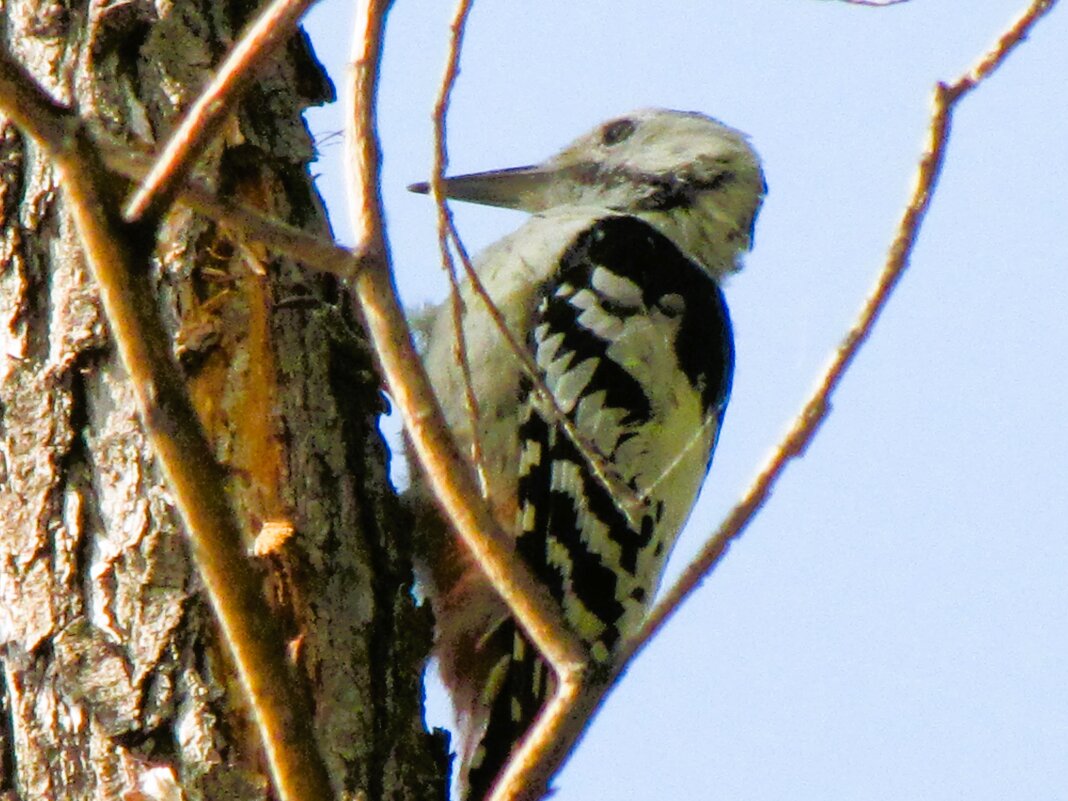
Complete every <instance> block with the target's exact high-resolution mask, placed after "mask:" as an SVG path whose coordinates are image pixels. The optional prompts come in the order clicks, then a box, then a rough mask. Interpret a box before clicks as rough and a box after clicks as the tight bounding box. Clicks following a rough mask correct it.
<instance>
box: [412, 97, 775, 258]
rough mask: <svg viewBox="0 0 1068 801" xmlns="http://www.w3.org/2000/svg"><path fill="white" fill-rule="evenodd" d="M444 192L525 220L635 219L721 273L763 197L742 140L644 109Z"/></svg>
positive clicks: (422, 187)
mask: <svg viewBox="0 0 1068 801" xmlns="http://www.w3.org/2000/svg"><path fill="white" fill-rule="evenodd" d="M410 188H411V189H412V190H413V191H416V192H427V191H428V189H429V187H428V185H427V184H414V185H413V186H411V187H410ZM444 189H445V194H446V196H447V197H450V198H454V199H456V200H466V201H469V202H472V203H481V204H484V205H491V206H503V207H505V208H511V209H520V210H523V211H528V212H532V213H538V212H546V211H549V210H552V209H557V208H562V207H577V208H578V207H591V208H594V209H603V210H606V211H608V212H614V213H620V214H629V215H633V216H637V217H641V218H642V219H643V220H645V221H647V222H649V223H650V224H652V225H653V226H655V227H656V228H658V229H660V230H661V232H663V233H664V234H665V235H667V236H668V237H670V238H671V239H673V240H674V241H675V242H676V243H677V244H678V245H679V246H680V247H681V248H682V249H683V250H684V251H686V252H687V253H688V254H689V255H690V256H691V257H693V258H695V259H696V260H698V261H699V262H701V263H703V264H705V265H706V267H708V268H709V269H711V270H712V271H713V272H715V273H722V272H729V271H732V270H734V269H736V267H737V263H736V257H737V255H738V254H739V253H740V252H742V251H745V250H748V249H749V248H750V247H751V244H752V233H753V224H754V221H755V219H756V214H757V211H758V210H759V209H760V204H761V202H762V200H763V197H764V192H765V189H766V187H765V183H764V174H763V171H762V170H761V167H760V160H759V158H758V157H757V155H756V152H755V151H754V150H753V148H752V147H751V146H750V145H749V142H748V140H747V138H746V137H745V135H744V134H742V133H741V132H739V131H736V130H735V129H733V128H729V127H728V126H726V125H724V124H723V123H721V122H718V121H716V120H714V119H712V118H710V117H706V116H705V115H703V114H699V113H696V112H684V111H670V110H666V109H646V110H642V111H636V112H633V113H631V114H628V115H626V116H623V117H619V118H617V119H613V120H610V121H608V122H605V123H603V124H601V125H599V126H597V128H595V129H594V130H592V131H590V132H589V133H587V134H585V135H584V136H581V137H579V138H578V139H576V140H575V141H574V142H572V143H571V144H570V145H568V146H567V147H565V148H564V149H563V150H562V151H560V152H559V153H557V154H556V155H555V156H553V157H552V158H550V159H549V160H547V161H544V162H542V163H541V164H536V165H533V166H528V167H513V168H510V169H505V170H494V171H491V172H482V173H473V174H470V175H459V176H454V177H450V178H446V179H445V181H444Z"/></svg>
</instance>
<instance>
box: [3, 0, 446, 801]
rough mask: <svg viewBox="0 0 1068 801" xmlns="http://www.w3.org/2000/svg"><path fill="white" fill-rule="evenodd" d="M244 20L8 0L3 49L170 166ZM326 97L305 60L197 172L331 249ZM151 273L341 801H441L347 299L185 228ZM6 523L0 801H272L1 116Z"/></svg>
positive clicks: (188, 2) (119, 390)
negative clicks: (322, 192) (313, 139)
mask: <svg viewBox="0 0 1068 801" xmlns="http://www.w3.org/2000/svg"><path fill="white" fill-rule="evenodd" d="M251 10H252V9H251V8H250V6H249V4H247V3H245V2H240V1H235V2H230V3H219V2H217V0H200V2H197V0H174V1H173V2H169V1H168V0H157V2H152V0H128V1H126V2H121V3H112V2H105V1H104V0H92V2H89V3H85V2H82V1H81V0H75V2H72V3H71V4H69V5H68V4H65V3H61V2H53V1H52V0H2V2H0V36H2V37H3V40H4V42H5V43H6V45H7V47H8V48H9V49H10V50H11V52H13V53H14V54H15V56H16V57H17V58H19V59H20V60H21V61H22V62H23V63H24V64H25V65H26V66H27V67H28V68H29V69H30V70H31V71H32V72H33V73H34V75H35V76H36V77H37V79H38V81H39V82H40V83H41V84H42V85H43V86H45V87H46V88H47V90H48V91H49V92H51V93H52V94H53V95H54V96H55V97H56V98H57V99H58V100H59V101H61V102H63V103H65V104H68V105H70V106H72V107H74V108H76V109H77V110H78V111H79V112H80V113H81V114H82V115H83V116H84V117H85V118H86V119H89V120H93V121H94V122H95V124H98V125H100V126H102V127H104V128H106V129H107V130H109V131H110V132H111V133H113V134H118V135H121V136H124V137H126V138H127V139H128V140H129V141H131V142H139V143H142V144H143V145H144V144H148V145H156V144H158V143H159V142H160V141H161V140H162V138H163V137H164V136H165V135H166V133H167V132H168V130H169V129H170V127H171V125H173V122H174V119H175V116H176V114H178V113H179V112H180V111H181V109H183V108H184V107H186V106H187V105H188V104H189V102H190V100H191V99H192V98H193V97H194V96H195V93H196V91H197V90H198V89H199V87H200V86H201V85H202V84H203V83H204V81H205V80H206V78H207V76H208V74H209V71H210V70H211V68H212V66H213V65H215V64H216V63H217V62H218V61H219V59H220V57H221V56H222V54H223V53H224V52H225V50H226V48H227V47H228V46H229V44H231V43H232V41H233V39H234V38H235V37H236V35H237V33H238V32H239V31H240V29H241V27H242V25H243V24H244V22H245V21H246V19H247V15H248V14H249V13H250V12H251ZM330 92H331V89H330V86H329V84H328V83H327V82H326V81H325V79H324V77H323V76H322V74H321V70H320V68H319V66H318V64H317V63H315V61H314V58H313V57H312V56H311V54H310V50H309V48H308V46H307V43H306V42H305V41H304V40H303V38H302V37H294V39H293V41H292V42H291V43H290V45H289V47H288V49H287V51H286V52H285V54H284V57H283V58H281V59H279V60H278V61H277V63H276V64H275V65H273V66H272V67H271V68H269V69H268V70H266V71H265V73H264V74H263V76H262V77H261V79H260V80H259V81H258V82H257V84H256V85H255V87H254V88H253V89H252V91H251V92H250V95H249V96H248V97H247V99H246V102H245V103H244V105H243V107H242V111H241V113H240V114H238V115H237V116H236V118H235V119H234V120H233V122H232V124H231V125H230V126H229V127H228V130H227V133H226V135H225V141H224V142H221V143H219V145H218V146H217V147H215V148H213V149H212V151H211V152H210V154H209V155H208V157H207V158H205V159H204V160H203V163H202V165H201V167H200V174H201V175H202V177H205V178H207V179H208V180H210V181H212V182H213V183H214V185H216V186H217V187H218V189H219V191H220V193H223V194H229V195H235V196H238V197H241V198H242V199H244V200H246V201H247V202H251V203H254V204H256V205H258V206H260V207H261V208H264V209H267V210H269V211H271V212H272V213H273V214H275V215H277V216H279V217H281V218H282V219H286V220H289V221H290V222H294V223H296V224H299V225H303V226H305V227H307V228H309V229H311V230H315V231H319V232H323V233H325V232H326V224H325V222H324V215H323V212H322V209H321V207H320V204H319V200H318V196H317V195H316V194H315V191H314V188H313V187H312V184H311V181H310V179H309V177H308V175H307V170H306V162H307V160H308V159H309V158H310V157H311V153H312V151H311V143H310V141H309V138H308V134H307V131H306V129H305V127H304V124H303V121H302V119H301V118H300V116H299V115H300V111H301V109H302V108H303V107H304V106H306V105H308V104H310V103H315V102H322V101H323V100H324V99H326V98H327V96H328V95H329V94H330ZM152 270H153V276H154V280H155V282H156V285H157V287H158V292H159V302H160V304H161V308H162V309H163V311H164V315H165V317H166V318H167V319H168V320H169V321H170V323H171V325H172V326H173V331H174V337H175V352H176V354H178V355H179V357H180V360H181V363H182V365H183V368H184V370H185V372H186V375H187V377H188V379H189V386H190V390H191V392H192V394H193V397H194V400H195V403H196V404H197V408H198V410H199V412H200V414H201V418H202V420H203V423H204V426H205V428H206V429H207V430H208V431H209V433H210V435H211V437H212V438H213V441H214V442H215V444H216V454H217V456H218V458H219V459H220V460H221V461H222V462H223V463H224V464H225V465H226V466H227V467H228V469H229V472H230V475H231V484H230V487H229V488H228V489H229V490H230V495H231V497H232V499H233V502H234V504H235V506H236V507H237V509H238V512H239V516H240V517H241V519H243V520H245V521H247V532H246V534H247V537H248V542H249V547H250V549H251V548H252V543H253V541H255V543H256V551H257V553H258V554H259V556H258V557H257V560H258V564H259V566H260V567H261V569H262V572H263V576H264V587H265V592H267V593H268V594H269V597H270V598H271V601H272V605H273V607H274V608H275V610H276V614H277V615H278V616H279V618H280V619H281V620H282V621H284V625H285V628H286V630H287V632H288V633H289V635H290V637H291V646H292V647H291V651H292V655H293V658H294V659H295V660H297V663H298V664H299V665H300V666H301V668H302V674H303V675H304V676H305V677H306V678H307V689H308V692H310V693H311V694H312V696H313V698H314V707H315V709H316V710H317V711H316V731H317V737H318V741H319V745H320V748H321V750H322V753H323V754H324V757H325V759H326V761H327V764H328V767H329V769H330V770H331V772H332V776H333V779H334V784H335V789H336V790H338V791H339V792H340V793H341V794H342V795H343V796H345V797H353V798H355V797H360V796H361V795H362V796H365V797H367V798H369V799H373V800H374V801H377V799H415V798H419V799H433V798H443V797H444V796H445V789H444V780H443V778H442V776H443V774H444V770H443V767H442V764H443V763H442V758H443V749H442V747H441V746H442V744H441V742H439V741H438V740H437V739H436V738H435V737H433V736H430V735H427V734H426V733H425V732H424V731H423V729H422V720H421V706H420V701H421V691H420V672H421V665H422V660H423V658H424V655H425V653H426V650H427V647H426V646H427V641H428V637H429V631H428V630H429V626H428V622H427V620H426V619H425V618H424V616H423V614H422V613H421V612H420V611H419V610H417V609H416V608H415V606H414V605H413V602H412V599H411V593H410V568H409V554H408V545H407V542H406V540H405V538H404V534H405V532H406V531H407V530H408V528H409V526H408V525H407V522H406V521H405V520H403V519H402V516H401V512H400V510H399V508H398V506H397V504H396V500H395V497H394V496H393V494H392V491H391V490H390V489H389V485H388V480H387V474H386V463H387V453H386V451H385V448H384V446H383V444H382V442H381V440H380V438H379V434H378V431H377V428H376V426H375V417H376V415H377V413H378V412H379V411H380V410H381V404H382V400H381V396H380V393H379V387H378V381H377V379H376V378H375V375H374V372H373V366H372V364H371V362H370V359H369V357H368V355H367V353H366V351H365V350H364V349H363V347H362V345H361V342H360V340H359V339H358V338H357V337H356V335H352V338H350V336H349V335H348V334H346V333H344V332H346V331H347V330H348V329H349V328H351V327H353V324H352V322H351V314H347V313H346V310H345V304H344V302H343V301H342V300H341V297H340V293H339V292H338V291H337V288H336V287H335V286H333V285H332V283H331V282H330V281H329V280H327V279H324V278H321V277H317V276H314V275H310V274H308V273H307V271H304V270H302V269H300V268H298V267H297V266H295V265H292V264H289V263H285V262H280V261H279V260H277V259H273V258H272V257H271V256H270V255H269V254H266V253H264V252H262V250H261V249H259V248H258V247H257V246H256V245H254V244H249V243H240V242H235V241H234V239H233V237H231V236H230V235H229V234H228V232H227V231H225V230H223V229H221V228H220V227H219V226H217V225H215V224H214V223H211V222H209V221H206V220H202V219H198V218H194V217H192V216H191V215H189V214H187V213H185V212H182V211H180V210H179V211H175V212H174V213H172V214H171V215H170V217H169V218H168V220H167V223H166V225H165V230H164V235H163V237H162V239H161V242H160V245H159V248H158V251H157V261H156V263H155V264H153V265H152ZM331 310H332V311H331ZM347 318H348V319H347ZM339 322H340V323H343V324H339ZM0 519H2V520H3V521H4V528H3V531H2V534H0V668H2V670H0V704H2V710H0V711H2V715H0V798H5V799H8V798H11V799H13V798H22V799H47V798H63V799H72V800H77V799H110V798H124V799H133V798H144V797H148V798H156V797H171V796H166V792H167V791H168V788H171V789H175V788H176V787H180V788H181V789H180V791H179V792H180V795H175V796H173V797H176V798H182V797H184V798H188V799H197V798H226V799H245V798H249V799H251V798H263V797H267V796H269V794H270V791H269V788H268V785H267V780H266V776H265V773H264V770H263V765H262V760H261V758H260V755H259V748H258V743H257V734H256V732H255V731H254V730H253V729H252V727H251V726H250V724H249V722H248V720H247V716H246V714H245V710H244V709H243V708H242V707H241V703H240V696H239V694H238V693H237V691H236V688H235V686H234V677H233V674H232V671H231V670H230V669H229V666H228V664H227V660H226V655H225V653H224V652H223V650H222V648H221V645H220V643H219V640H218V636H217V633H216V631H215V628H214V623H213V620H212V617H211V613H210V610H209V608H208V606H207V604H206V602H205V600H204V598H203V597H202V595H201V593H200V590H199V583H198V579H197V576H196V573H195V570H194V569H193V567H192V566H191V564H190V561H189V559H188V556H187V550H186V545H185V542H184V539H183V533H182V530H181V526H180V524H179V522H178V518H177V515H176V513H175V511H174V509H173V507H172V505H171V503H170V501H169V499H168V495H167V491H166V488H165V486H164V485H163V482H162V479H161V476H160V471H159V470H158V468H157V466H156V465H155V463H154V461H153V458H152V455H151V452H150V450H149V448H148V446H147V443H146V440H145V437H144V435H143V433H142V430H141V426H140V423H139V421H138V418H137V414H136V411H135V407H134V403H133V398H132V395H131V392H130V391H129V389H128V387H127V385H126V381H125V375H124V371H123V369H122V366H121V364H120V363H119V362H118V357H117V355H116V352H115V349H114V348H113V347H112V345H111V342H110V341H109V335H108V331H107V324H106V321H105V320H104V318H103V316H102V313H101V310H100V307H99V305H98V302H97V298H96V295H95V292H94V287H93V284H92V281H91V277H90V276H89V275H88V273H87V271H86V269H85V266H84V264H83V260H82V258H81V255H80V251H79V244H78V241H77V236H76V234H75V232H74V230H73V228H72V225H71V222H70V220H69V218H68V216H67V214H66V212H65V208H64V200H63V193H62V189H61V187H58V186H57V185H56V181H55V176H54V174H53V172H52V171H51V169H50V168H49V165H48V163H47V159H46V157H45V156H44V154H42V153H41V151H40V150H39V149H38V148H37V147H36V146H35V145H34V144H33V143H32V142H31V141H30V140H29V139H27V138H25V137H23V136H22V135H21V134H20V133H19V132H18V131H17V130H16V129H14V128H13V127H12V126H11V125H10V124H8V123H6V122H4V121H3V120H2V119H0ZM257 538H258V539H257Z"/></svg>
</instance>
